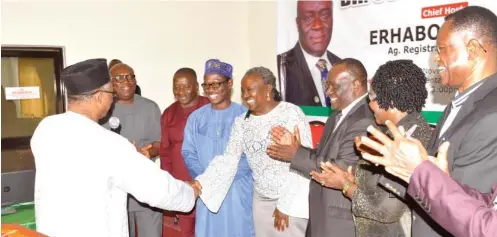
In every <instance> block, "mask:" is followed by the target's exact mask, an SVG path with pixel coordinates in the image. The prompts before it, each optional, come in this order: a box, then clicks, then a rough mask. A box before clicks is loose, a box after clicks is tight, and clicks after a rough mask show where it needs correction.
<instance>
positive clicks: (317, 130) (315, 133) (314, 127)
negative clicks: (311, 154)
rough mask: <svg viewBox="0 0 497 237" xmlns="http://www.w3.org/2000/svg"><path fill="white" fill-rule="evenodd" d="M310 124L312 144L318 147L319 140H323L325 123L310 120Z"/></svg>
mask: <svg viewBox="0 0 497 237" xmlns="http://www.w3.org/2000/svg"><path fill="white" fill-rule="evenodd" d="M309 125H310V126H311V135H312V145H313V146H314V148H316V147H318V144H319V140H321V136H322V135H323V130H324V125H325V124H324V123H323V122H321V121H317V120H316V121H311V122H309Z"/></svg>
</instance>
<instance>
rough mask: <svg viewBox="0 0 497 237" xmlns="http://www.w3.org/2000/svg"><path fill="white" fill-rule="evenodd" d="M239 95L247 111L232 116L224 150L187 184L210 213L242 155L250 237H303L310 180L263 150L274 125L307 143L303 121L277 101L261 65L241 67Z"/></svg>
mask: <svg viewBox="0 0 497 237" xmlns="http://www.w3.org/2000/svg"><path fill="white" fill-rule="evenodd" d="M242 98H243V101H244V102H245V103H246V104H247V106H248V107H249V111H248V112H247V114H245V115H242V116H240V117H238V118H236V119H235V123H234V124H233V128H232V130H231V134H230V138H229V141H228V145H227V147H226V150H225V152H224V154H223V155H220V156H216V157H215V158H214V159H213V160H212V162H211V163H210V164H209V167H208V168H207V169H206V170H205V172H204V173H203V174H201V175H199V176H198V177H197V178H196V179H195V181H193V182H194V183H195V184H196V185H198V186H199V187H201V189H202V195H201V196H200V197H201V199H202V201H203V202H204V203H205V205H206V206H207V207H208V208H209V210H210V211H212V212H216V211H217V210H218V209H219V207H220V206H221V203H222V202H223V200H224V197H225V195H226V193H227V192H228V190H229V188H230V186H231V183H232V182H233V178H234V176H235V173H236V169H237V164H238V161H239V160H240V157H241V155H242V153H245V155H246V157H247V160H248V163H249V166H250V168H251V169H252V173H253V178H254V192H253V193H254V197H253V206H252V209H253V210H252V211H253V216H254V228H255V233H256V236H258V237H278V236H282V237H283V236H297V237H298V236H301V237H304V236H305V230H306V227H307V219H308V213H309V207H308V206H309V203H308V194H309V182H310V181H309V179H307V178H305V177H303V176H302V175H300V174H298V173H296V172H295V171H293V170H290V163H288V162H283V161H278V160H275V159H270V158H269V156H268V155H267V153H266V149H267V146H268V145H269V144H271V142H272V141H271V133H270V130H271V128H272V127H274V126H283V127H285V128H286V129H288V130H290V131H293V130H294V128H295V127H296V126H298V129H299V130H300V133H301V139H302V140H301V142H302V145H304V146H307V147H312V139H311V133H310V127H309V123H307V122H306V119H305V115H304V113H303V112H302V110H301V109H300V108H299V107H297V106H295V105H293V104H290V103H287V102H284V101H281V98H280V95H279V93H278V91H277V90H276V78H275V76H274V74H273V73H272V72H271V71H270V70H269V69H267V68H264V67H256V68H252V69H250V70H249V71H247V73H246V74H245V76H244V77H243V80H242ZM240 215H243V213H240ZM220 236H224V235H223V233H220Z"/></svg>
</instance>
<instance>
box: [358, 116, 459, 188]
mask: <svg viewBox="0 0 497 237" xmlns="http://www.w3.org/2000/svg"><path fill="white" fill-rule="evenodd" d="M385 124H386V125H387V127H388V129H389V130H390V132H391V133H392V136H393V140H392V139H390V138H389V137H388V136H387V135H385V134H383V133H382V132H380V131H379V130H377V129H376V128H374V127H373V126H369V127H368V132H369V133H371V134H372V135H373V136H374V138H376V139H377V140H378V141H379V142H377V141H374V140H372V139H370V138H368V137H366V136H362V137H360V138H358V139H356V146H357V147H359V146H363V145H366V146H368V147H369V148H371V149H373V150H374V151H375V152H378V153H379V154H381V155H377V154H371V153H369V152H365V151H364V150H363V151H362V157H363V158H364V159H366V160H369V161H371V162H373V163H375V164H377V165H383V166H385V170H386V171H387V172H389V173H391V174H393V175H395V176H397V177H399V178H401V179H402V180H404V181H406V182H407V183H409V178H410V175H411V174H412V172H414V169H416V167H418V166H419V165H420V164H421V163H422V162H423V161H425V160H429V161H431V162H433V163H434V164H436V165H437V166H438V167H439V168H440V169H442V170H443V171H444V172H448V167H447V151H448V148H449V143H448V142H444V143H443V144H442V145H441V146H440V147H439V150H438V154H437V157H436V158H435V157H432V156H428V153H427V152H426V150H425V148H424V147H423V145H422V144H421V142H420V141H419V140H417V139H414V138H411V137H406V135H405V133H404V132H403V129H399V128H397V126H395V125H394V124H393V123H392V122H391V121H386V123H385Z"/></svg>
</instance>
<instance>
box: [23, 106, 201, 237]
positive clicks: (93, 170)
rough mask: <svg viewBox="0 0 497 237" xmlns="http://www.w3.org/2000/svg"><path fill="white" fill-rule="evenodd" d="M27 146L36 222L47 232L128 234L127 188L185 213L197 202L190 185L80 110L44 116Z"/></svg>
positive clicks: (110, 236)
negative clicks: (31, 164) (32, 164)
mask: <svg viewBox="0 0 497 237" xmlns="http://www.w3.org/2000/svg"><path fill="white" fill-rule="evenodd" d="M31 148H32V151H33V155H34V159H35V164H36V178H35V216H36V227H37V231H39V232H41V233H43V234H46V235H48V236H53V237H58V236H62V237H65V236H71V237H79V236H81V237H83V236H84V237H87V236H108V237H117V236H119V237H127V236H128V213H127V211H126V204H127V199H126V197H127V194H128V193H130V194H132V195H133V196H134V197H136V198H137V199H138V200H139V201H141V202H144V203H147V204H149V205H151V206H154V207H158V208H161V209H168V210H174V211H182V212H187V211H190V210H191V209H192V208H193V206H194V204H195V200H194V193H193V189H192V188H191V187H189V185H187V184H185V183H184V182H182V181H179V180H176V179H174V178H173V177H172V176H171V175H169V173H167V172H165V171H162V170H161V169H160V168H158V167H157V166H156V165H155V164H154V163H153V162H150V161H149V160H147V158H146V157H144V156H142V155H141V154H140V153H138V152H137V151H136V148H135V147H134V146H133V144H131V143H130V142H129V141H128V140H126V139H125V138H124V137H122V136H120V135H118V134H116V133H113V132H111V131H109V130H107V129H105V128H103V127H102V126H100V125H99V124H98V123H96V122H94V121H92V120H90V119H89V118H87V117H85V116H83V115H81V114H77V113H73V112H66V113H64V114H58V115H53V116H49V117H47V118H45V119H43V120H42V121H41V122H40V124H39V125H38V127H37V128H36V130H35V132H34V134H33V137H32V139H31ZM116 164H117V165H116Z"/></svg>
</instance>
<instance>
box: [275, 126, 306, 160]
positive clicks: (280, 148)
mask: <svg viewBox="0 0 497 237" xmlns="http://www.w3.org/2000/svg"><path fill="white" fill-rule="evenodd" d="M271 139H272V141H273V144H271V145H269V146H268V148H267V154H268V155H269V156H270V157H272V158H274V159H278V160H283V161H291V160H292V159H293V156H294V155H295V153H296V152H297V149H298V148H299V147H300V131H299V128H298V127H297V126H295V129H294V131H293V134H292V133H290V131H288V130H287V129H285V128H283V127H281V126H275V127H273V128H271Z"/></svg>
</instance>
